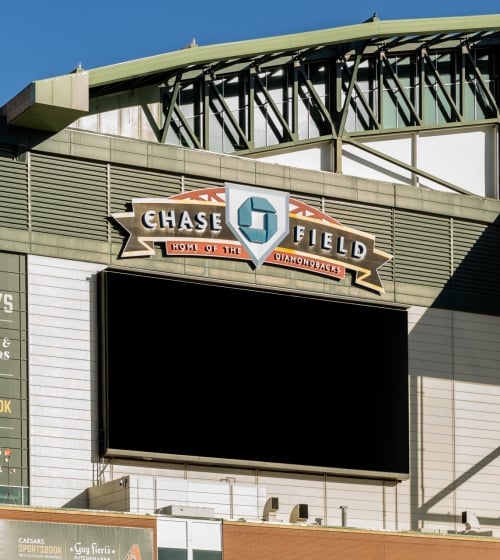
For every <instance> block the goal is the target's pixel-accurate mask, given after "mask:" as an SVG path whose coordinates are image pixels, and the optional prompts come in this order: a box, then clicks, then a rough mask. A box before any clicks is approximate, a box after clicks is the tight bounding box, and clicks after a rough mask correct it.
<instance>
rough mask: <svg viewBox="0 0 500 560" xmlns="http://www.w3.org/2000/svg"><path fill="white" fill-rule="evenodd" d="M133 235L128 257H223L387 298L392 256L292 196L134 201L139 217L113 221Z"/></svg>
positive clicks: (228, 188) (212, 193) (217, 194)
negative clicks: (348, 277) (157, 250)
mask: <svg viewBox="0 0 500 560" xmlns="http://www.w3.org/2000/svg"><path fill="white" fill-rule="evenodd" d="M111 217H112V218H113V219H114V220H115V221H116V222H117V223H118V224H119V225H120V226H121V227H122V228H123V229H124V230H125V231H126V232H127V234H128V237H127V239H126V241H125V244H124V247H123V249H122V251H121V255H120V256H121V257H122V258H125V257H141V256H150V255H153V254H154V245H155V244H158V243H162V244H163V245H164V246H165V252H166V254H167V255H183V256H203V257H219V258H230V259H242V260H248V261H252V262H253V264H254V265H255V267H259V266H260V265H261V264H262V263H268V264H275V265H279V266H284V267H289V268H295V269H300V270H304V271H307V272H313V273H316V274H322V275H326V276H330V277H333V278H337V279H343V278H344V277H345V271H346V269H347V270H351V271H353V273H354V283H355V284H357V285H359V286H363V287H365V288H368V289H371V290H375V291H377V292H379V293H383V292H384V288H383V286H382V282H381V280H380V277H379V274H378V269H379V268H380V267H381V266H382V265H383V264H384V263H386V262H387V261H389V260H390V259H391V258H392V256H391V255H389V254H387V253H385V252H384V251H381V250H379V249H376V248H375V237H374V236H373V235H370V234H367V233H363V232H361V231H358V230H355V229H353V228H349V227H345V226H343V225H342V224H341V223H340V222H338V221H337V220H335V219H333V218H331V217H330V216H328V215H327V214H324V213H323V212H320V211H318V210H316V209H315V208H313V207H312V206H309V205H308V204H304V203H303V202H300V201H298V200H295V199H293V198H289V195H288V193H285V192H281V191H274V190H269V189H262V188H256V187H251V186H246V185H237V184H233V183H226V185H225V187H216V188H208V189H200V190H196V191H191V192H187V193H182V194H178V195H174V196H171V197H169V198H136V199H132V211H131V212H121V213H114V214H111Z"/></svg>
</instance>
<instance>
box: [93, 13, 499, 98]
mask: <svg viewBox="0 0 500 560" xmlns="http://www.w3.org/2000/svg"><path fill="white" fill-rule="evenodd" d="M485 30H492V31H495V30H500V14H489V15H474V16H461V17H441V18H422V19H405V20H387V21H381V20H378V19H376V18H374V20H373V21H371V20H370V21H367V22H365V23H360V24H356V25H349V26H344V27H333V28H329V29H323V30H319V31H307V32H304V33H295V34H291V35H281V36H276V37H269V38H260V39H249V40H245V41H238V42H232V43H221V44H215V45H206V46H195V47H191V48H184V49H181V50H178V51H173V52H169V53H165V54H159V55H155V56H150V57H146V58H140V59H136V60H131V61H127V62H121V63H118V64H111V65H108V66H102V67H99V68H94V69H89V70H87V72H88V74H89V87H97V86H101V85H106V84H110V83H114V82H120V81H122V80H128V79H131V78H138V77H142V76H147V75H149V74H154V73H156V72H161V71H162V70H164V69H169V70H175V69H176V68H183V67H185V66H188V65H190V64H197V65H199V64H210V63H211V62H214V61H218V60H230V59H233V58H239V57H243V56H252V55H255V56H258V55H262V54H265V53H269V52H279V51H281V50H286V51H290V50H294V49H297V51H299V50H300V49H302V48H311V47H314V46H322V45H334V44H339V43H343V42H346V41H359V40H363V39H370V38H373V37H380V38H383V37H394V36H397V35H422V34H428V33H450V32H454V31H460V32H471V33H473V32H475V31H485Z"/></svg>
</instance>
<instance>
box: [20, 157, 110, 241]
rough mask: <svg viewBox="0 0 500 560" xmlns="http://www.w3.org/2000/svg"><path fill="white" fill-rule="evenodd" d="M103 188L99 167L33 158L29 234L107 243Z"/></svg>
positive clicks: (103, 167) (104, 173)
mask: <svg viewBox="0 0 500 560" xmlns="http://www.w3.org/2000/svg"><path fill="white" fill-rule="evenodd" d="M106 185H107V171H106V165H105V164H103V163H96V162H89V161H85V160H81V159H75V158H65V157H57V156H53V155H46V154H33V155H32V158H31V208H32V213H31V223H32V230H33V231H37V232H42V233H55V234H59V235H65V236H74V237H79V238H84V239H95V240H99V241H107V239H108V234H107V220H106V215H107V202H108V193H107V188H106Z"/></svg>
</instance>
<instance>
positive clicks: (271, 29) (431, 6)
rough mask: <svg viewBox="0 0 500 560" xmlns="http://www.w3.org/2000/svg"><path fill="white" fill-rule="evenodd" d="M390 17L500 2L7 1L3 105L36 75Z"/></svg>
mask: <svg viewBox="0 0 500 560" xmlns="http://www.w3.org/2000/svg"><path fill="white" fill-rule="evenodd" d="M374 13H376V14H377V15H378V17H379V18H380V19H383V20H394V19H412V18H433V17H453V16H465V15H486V14H494V13H500V3H499V2H498V0H475V1H471V0H468V1H465V0H418V1H411V0H350V1H347V2H341V1H340V0H315V1H310V2H307V1H304V0H300V1H299V0H253V1H252V2H241V1H238V0H219V1H218V0H212V1H210V0H176V1H173V0H170V1H169V0H139V1H138V2H137V1H136V2H132V1H131V0H120V1H119V2H113V1H111V0H84V1H82V2H74V1H72V0H43V1H42V0H25V1H24V2H20V3H15V2H7V1H5V2H4V5H3V6H2V26H1V30H0V53H1V54H0V106H1V105H3V104H4V103H6V102H7V101H8V100H9V99H11V98H12V97H14V96H15V95H16V94H17V93H18V92H19V91H21V90H22V89H23V88H24V87H25V86H27V85H28V84H29V83H30V82H32V81H34V80H40V79H44V78H51V77H55V76H59V75H62V74H68V73H69V72H71V71H72V70H73V69H74V68H76V67H77V66H78V64H81V65H82V67H83V68H84V69H91V68H97V67H100V66H107V65H109V64H116V63H119V62H124V61H127V60H135V59H138V58H143V57H147V56H153V55H157V54H162V53H167V52H172V51H176V50H178V49H181V48H183V47H185V46H186V45H187V44H188V43H190V42H191V40H192V39H193V38H194V39H196V42H197V43H198V44H199V45H212V44H218V43H229V42H234V41H244V40H248V39H257V38H262V37H272V36H276V35H288V34H292V33H301V32H305V31H315V30H319V29H327V28H330V27H340V26H343V25H353V24H357V23H361V22H363V21H364V20H366V19H368V18H369V17H371V16H372V15H373V14H374Z"/></svg>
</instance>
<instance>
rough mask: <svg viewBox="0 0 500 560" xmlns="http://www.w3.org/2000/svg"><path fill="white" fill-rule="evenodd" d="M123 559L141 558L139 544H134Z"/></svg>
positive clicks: (137, 559) (135, 559) (136, 559)
mask: <svg viewBox="0 0 500 560" xmlns="http://www.w3.org/2000/svg"><path fill="white" fill-rule="evenodd" d="M123 560H141V550H140V548H139V545H138V544H133V545H132V546H131V547H130V548H129V550H128V552H127V554H126V556H125V558H124V559H123Z"/></svg>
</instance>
